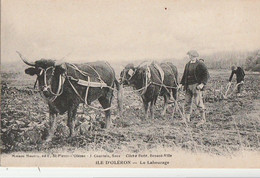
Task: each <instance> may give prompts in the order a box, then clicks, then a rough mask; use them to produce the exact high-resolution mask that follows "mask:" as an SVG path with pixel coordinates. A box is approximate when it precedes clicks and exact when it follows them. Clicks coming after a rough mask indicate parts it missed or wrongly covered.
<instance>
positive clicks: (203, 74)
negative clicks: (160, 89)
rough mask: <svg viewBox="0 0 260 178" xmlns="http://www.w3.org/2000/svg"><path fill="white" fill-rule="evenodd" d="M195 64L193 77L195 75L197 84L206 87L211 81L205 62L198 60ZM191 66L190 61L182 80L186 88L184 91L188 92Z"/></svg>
mask: <svg viewBox="0 0 260 178" xmlns="http://www.w3.org/2000/svg"><path fill="white" fill-rule="evenodd" d="M195 64H196V69H195V72H194V74H193V75H195V78H196V80H197V83H198V84H201V83H203V84H204V85H206V84H207V82H208V79H209V72H208V69H207V67H206V65H205V64H204V63H203V62H200V61H199V60H197V61H196V63H195ZM189 65H190V61H189V62H188V63H187V64H186V66H185V69H184V73H183V76H182V79H181V84H182V85H183V86H184V90H186V89H187V87H188V75H189V70H188V69H189ZM204 88H205V87H203V89H204Z"/></svg>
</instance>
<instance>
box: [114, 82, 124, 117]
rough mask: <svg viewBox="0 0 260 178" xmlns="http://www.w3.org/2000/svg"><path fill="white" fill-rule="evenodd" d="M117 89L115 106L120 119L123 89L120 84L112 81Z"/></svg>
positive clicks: (121, 115)
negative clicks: (116, 105)
mask: <svg viewBox="0 0 260 178" xmlns="http://www.w3.org/2000/svg"><path fill="white" fill-rule="evenodd" d="M114 83H115V85H116V89H117V104H118V110H119V116H120V118H122V117H123V89H122V86H121V85H120V83H119V82H118V81H117V79H115V81H114Z"/></svg>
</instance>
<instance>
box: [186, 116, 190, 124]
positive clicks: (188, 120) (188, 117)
mask: <svg viewBox="0 0 260 178" xmlns="http://www.w3.org/2000/svg"><path fill="white" fill-rule="evenodd" d="M186 121H187V122H190V114H186Z"/></svg>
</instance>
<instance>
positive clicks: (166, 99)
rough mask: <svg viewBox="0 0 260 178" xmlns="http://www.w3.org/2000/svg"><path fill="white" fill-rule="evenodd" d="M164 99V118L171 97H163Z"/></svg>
mask: <svg viewBox="0 0 260 178" xmlns="http://www.w3.org/2000/svg"><path fill="white" fill-rule="evenodd" d="M163 98H164V103H163V111H162V116H164V115H165V113H166V109H167V107H168V100H169V97H168V96H167V95H163Z"/></svg>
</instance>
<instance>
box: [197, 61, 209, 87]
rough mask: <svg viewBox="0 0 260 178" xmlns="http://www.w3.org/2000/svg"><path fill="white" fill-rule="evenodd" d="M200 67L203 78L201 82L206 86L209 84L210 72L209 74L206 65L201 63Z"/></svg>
mask: <svg viewBox="0 0 260 178" xmlns="http://www.w3.org/2000/svg"><path fill="white" fill-rule="evenodd" d="M198 67H199V68H198V71H199V73H200V76H201V78H200V80H201V81H199V82H200V83H203V84H204V85H206V84H207V82H208V79H209V72H208V69H207V66H206V65H205V64H204V63H200V64H199V66H198Z"/></svg>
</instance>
